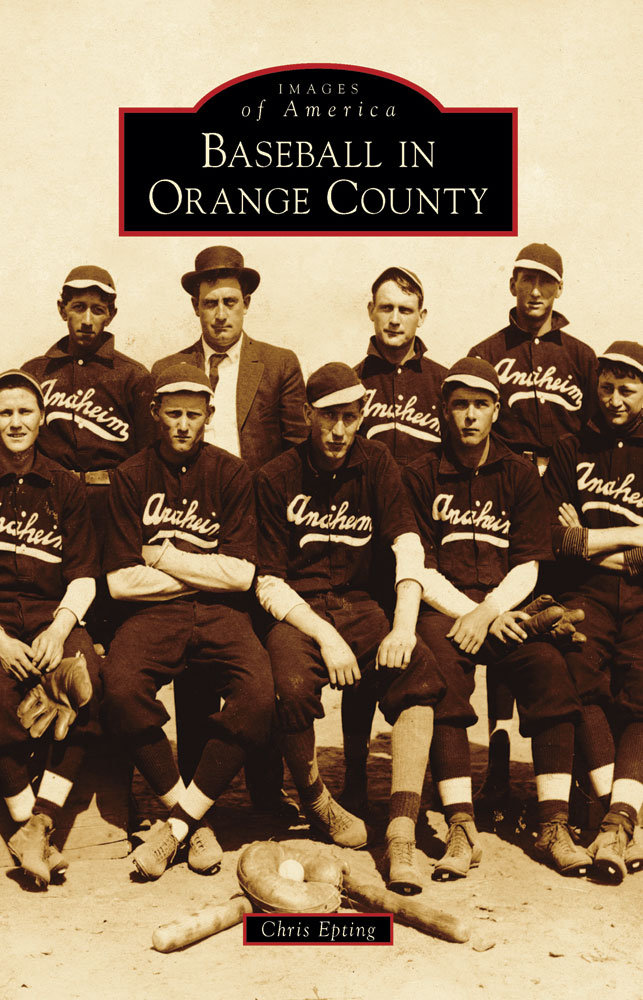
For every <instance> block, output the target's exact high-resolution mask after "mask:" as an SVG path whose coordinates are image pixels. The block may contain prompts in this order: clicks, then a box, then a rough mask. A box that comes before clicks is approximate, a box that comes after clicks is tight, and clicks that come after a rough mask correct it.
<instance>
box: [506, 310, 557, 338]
mask: <svg viewBox="0 0 643 1000" xmlns="http://www.w3.org/2000/svg"><path fill="white" fill-rule="evenodd" d="M516 316H517V314H516V307H515V306H514V308H513V309H510V311H509V336H510V337H511V338H512V339H513V340H514V342H515V343H517V344H519V343H522V341H523V340H531V339H532V335H531V334H530V333H527V331H526V330H523V329H522V327H520V326H518V323H517V322H516ZM568 323H569V320H568V319H566V318H565V316H563V314H562V313H559V312H556V311H555V310H554V312H553V313H552V314H551V330H548V331H547V333H539V334H538V339H539V340H544V339H545V338H547V339H548V340H555V341H556V343H558V344H560V331H561V329H562V327H564V326H567V325H568Z"/></svg>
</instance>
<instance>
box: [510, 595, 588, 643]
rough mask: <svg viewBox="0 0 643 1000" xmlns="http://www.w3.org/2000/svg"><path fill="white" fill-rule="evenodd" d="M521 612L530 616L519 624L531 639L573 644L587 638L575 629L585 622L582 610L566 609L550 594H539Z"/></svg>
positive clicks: (584, 640)
mask: <svg viewBox="0 0 643 1000" xmlns="http://www.w3.org/2000/svg"><path fill="white" fill-rule="evenodd" d="M522 610H523V611H526V612H527V614H528V615H531V616H532V617H531V618H527V619H526V620H525V621H523V622H520V626H521V628H524V630H525V632H527V634H528V635H529V637H530V638H531V639H533V638H536V637H539V636H540V637H544V638H548V639H553V640H554V641H557V642H560V641H563V640H568V641H570V642H574V643H580V642H586V641H587V636H586V635H585V634H584V633H583V632H578V631H577V629H576V625H578V624H580V622H582V621H585V612H584V611H583V610H582V608H574V609H570V608H566V607H565V605H564V604H560V603H559V602H558V601H556V599H555V598H553V597H552V596H551V594H541V595H540V596H539V597H537V598H536V599H535V600H534V601H532V602H531V604H528V605H527V606H526V607H524V608H522Z"/></svg>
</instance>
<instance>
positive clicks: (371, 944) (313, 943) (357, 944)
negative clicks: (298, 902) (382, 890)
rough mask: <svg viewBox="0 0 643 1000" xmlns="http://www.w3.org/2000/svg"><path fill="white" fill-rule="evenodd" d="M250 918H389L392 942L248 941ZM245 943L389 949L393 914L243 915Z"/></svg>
mask: <svg viewBox="0 0 643 1000" xmlns="http://www.w3.org/2000/svg"><path fill="white" fill-rule="evenodd" d="M248 917H252V918H253V919H254V918H256V917H264V918H265V917H286V918H287V919H289V920H293V919H296V918H297V917H305V918H307V919H310V918H311V917H320V918H322V919H324V920H332V918H333V917H342V919H344V920H347V919H349V918H350V917H388V918H389V922H390V928H391V931H390V937H391V940H390V941H304V940H301V939H300V938H293V939H292V940H291V939H286V940H284V941H248V939H247V931H246V924H247V921H248ZM243 943H244V944H245V945H247V946H248V947H249V948H255V947H258V948H265V947H266V945H267V946H268V947H270V948H278V947H280V946H281V945H286V946H293V945H296V946H300V945H303V946H304V947H308V948H310V947H313V948H328V947H329V945H330V946H331V947H333V948H337V947H338V946H339V947H345V946H346V945H352V946H353V947H360V948H363V947H364V945H368V946H369V947H371V948H372V947H374V946H376V945H379V946H384V947H386V948H388V947H389V946H390V945H392V944H393V914H392V913H362V912H361V910H360V911H358V912H356V913H272V912H271V913H244V915H243Z"/></svg>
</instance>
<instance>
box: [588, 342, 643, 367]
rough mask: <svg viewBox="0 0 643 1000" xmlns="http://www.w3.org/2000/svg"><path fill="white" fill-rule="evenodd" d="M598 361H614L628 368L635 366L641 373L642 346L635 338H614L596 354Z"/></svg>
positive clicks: (642, 362) (642, 363)
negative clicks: (604, 349)
mask: <svg viewBox="0 0 643 1000" xmlns="http://www.w3.org/2000/svg"><path fill="white" fill-rule="evenodd" d="M598 360H599V361H603V360H604V361H616V362H618V364H622V365H626V366H627V367H628V368H636V370H637V371H640V372H641V374H642V375H643V346H642V345H641V344H637V343H636V341H635V340H615V341H614V343H613V344H610V346H609V347H608V348H607V350H606V351H603V353H602V354H599V355H598Z"/></svg>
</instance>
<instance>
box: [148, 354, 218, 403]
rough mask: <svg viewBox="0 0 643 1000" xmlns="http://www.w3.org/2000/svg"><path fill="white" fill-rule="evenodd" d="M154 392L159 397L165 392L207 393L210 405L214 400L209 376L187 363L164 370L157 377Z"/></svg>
mask: <svg viewBox="0 0 643 1000" xmlns="http://www.w3.org/2000/svg"><path fill="white" fill-rule="evenodd" d="M154 392H155V395H157V396H160V395H161V394H162V393H165V392H205V393H206V394H207V396H208V400H209V402H210V403H211V402H212V400H213V398H214V393H213V392H212V386H211V385H210V380H209V378H208V376H207V375H206V374H205V372H204V371H201V369H200V368H197V367H196V365H190V364H188V363H187V361H182V362H180V363H179V364H178V365H168V367H167V368H163V369H162V371H160V372H159V374H158V375H157V377H156V385H155V388H154Z"/></svg>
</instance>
